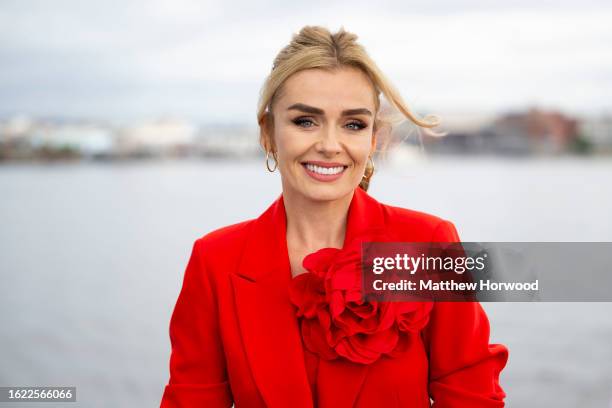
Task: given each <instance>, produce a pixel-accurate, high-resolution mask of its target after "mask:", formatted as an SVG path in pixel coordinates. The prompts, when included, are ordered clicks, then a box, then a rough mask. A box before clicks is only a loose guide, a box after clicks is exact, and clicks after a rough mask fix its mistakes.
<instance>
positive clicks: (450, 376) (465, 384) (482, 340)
mask: <svg viewBox="0 0 612 408" xmlns="http://www.w3.org/2000/svg"><path fill="white" fill-rule="evenodd" d="M432 242H460V239H459V235H458V234H457V230H456V229H455V226H454V225H453V224H452V223H451V222H449V221H442V222H441V223H440V224H439V225H438V227H437V228H436V230H435V232H434V234H433V238H432ZM422 334H423V341H424V344H425V347H426V349H427V352H428V355H429V395H430V397H431V399H433V405H432V407H435V408H458V407H469V408H480V407H482V408H485V407H503V406H504V398H505V397H506V394H505V393H504V391H503V389H502V388H501V386H500V384H499V375H500V372H501V370H502V369H503V368H504V367H505V365H506V362H507V360H508V349H507V348H506V347H505V346H504V345H502V344H489V320H488V318H487V315H486V313H485V311H484V309H483V308H482V306H481V305H480V303H478V302H436V303H435V304H434V307H433V309H432V311H431V315H430V321H429V323H428V325H427V327H426V328H425V329H424V330H423V333H422Z"/></svg>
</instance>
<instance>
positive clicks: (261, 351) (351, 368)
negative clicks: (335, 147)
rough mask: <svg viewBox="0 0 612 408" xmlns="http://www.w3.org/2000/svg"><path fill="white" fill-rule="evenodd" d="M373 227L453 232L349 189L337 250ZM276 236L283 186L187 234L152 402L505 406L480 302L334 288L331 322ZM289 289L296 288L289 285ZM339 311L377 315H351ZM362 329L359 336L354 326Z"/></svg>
mask: <svg viewBox="0 0 612 408" xmlns="http://www.w3.org/2000/svg"><path fill="white" fill-rule="evenodd" d="M381 232H382V233H384V234H386V235H387V236H388V237H389V239H390V240H393V241H395V242H450V241H459V237H458V235H457V232H456V230H455V228H454V226H453V224H452V223H450V222H449V221H446V220H443V219H441V218H438V217H435V216H433V215H429V214H425V213H422V212H417V211H412V210H408V209H404V208H399V207H393V206H389V205H385V204H382V203H379V202H378V201H376V200H375V199H374V198H372V197H371V196H369V195H368V194H367V193H366V192H365V191H363V190H362V189H360V188H357V189H355V192H354V194H353V198H352V201H351V204H350V207H349V213H348V219H347V230H346V236H345V248H342V249H341V250H340V249H337V250H335V251H342V253H343V254H344V255H346V254H348V255H351V254H353V252H352V250H350V248H349V244H351V243H354V242H356V241H359V240H370V241H374V240H376V237H377V236H378V235H379V234H380V233H381ZM285 233H286V215H285V209H284V204H283V198H282V195H281V196H279V198H278V199H277V200H276V201H275V202H274V203H273V204H272V205H271V206H270V207H269V208H268V209H267V210H266V211H265V212H264V213H263V214H261V215H260V216H259V217H258V218H256V219H252V220H248V221H244V222H241V223H239V224H234V225H230V226H227V227H224V228H220V229H218V230H215V231H213V232H210V233H208V234H206V235H205V236H203V237H201V238H199V239H198V240H196V242H195V243H194V245H193V249H192V253H191V257H190V259H189V262H188V264H187V267H186V269H185V274H184V279H183V285H182V288H181V291H180V294H179V296H178V300H177V302H176V306H175V308H174V311H173V313H172V319H171V320H170V340H171V345H172V353H171V357H170V379H169V381H168V385H167V386H166V388H165V390H164V394H163V397H162V401H161V407H163V408H169V407H196V406H202V407H212V408H217V407H219V408H220V407H228V408H229V407H231V406H232V404H235V407H236V408H264V407H268V408H285V407H292V408H313V407H317V408H328V407H334V408H349V407H354V408H366V407H372V406H384V407H429V406H431V403H430V399H432V400H433V401H434V405H433V406H434V407H436V408H457V407H466V408H467V407H469V408H475V407H476V408H478V407H503V406H504V402H503V399H504V397H505V394H504V391H503V390H502V388H501V387H500V384H499V374H500V372H501V370H502V369H503V368H504V366H505V365H506V362H507V359H508V350H507V348H506V347H504V346H503V345H500V344H489V321H488V319H487V316H486V314H485V312H484V310H483V309H482V307H481V305H480V304H479V303H477V302H436V303H434V304H433V305H432V307H431V308H430V309H426V308H425V309H414V308H412V309H411V307H412V306H411V305H410V304H408V305H406V308H403V309H402V310H395V309H385V308H383V307H381V308H379V309H373V308H369V307H361V306H359V305H357V304H355V303H354V302H351V301H350V299H349V298H341V297H340V298H338V297H334V298H330V300H329V307H328V311H329V315H330V316H332V317H333V322H334V324H333V325H332V324H331V323H330V324H328V322H330V320H329V319H327V317H326V313H322V312H320V310H321V308H320V307H318V306H320V304H319V303H317V302H319V301H320V299H319V298H318V297H317V296H316V293H317V292H316V290H317V288H316V285H315V286H314V292H313V287H312V286H311V287H309V289H308V290H306V289H304V285H305V284H306V283H309V279H311V277H307V276H305V277H301V276H302V275H310V274H302V275H299V276H297V277H296V278H293V280H292V278H291V272H290V270H291V267H290V262H289V256H288V251H287V241H286V235H285ZM328 250H329V249H328ZM330 254H331V252H330V251H322V252H321V253H318V255H315V256H311V255H312V254H311V255H309V257H310V258H309V261H308V262H311V264H310V265H309V267H310V268H311V269H313V270H314V271H315V272H316V271H319V272H320V271H321V270H323V269H324V266H325V265H326V262H327V264H330V265H336V264H337V261H338V260H337V259H335V258H333V257H328V255H330ZM331 255H333V254H331ZM307 258H308V257H307ZM306 261H307V260H306V259H305V262H306ZM305 267H306V265H305ZM322 268H323V269H322ZM306 269H308V268H306ZM298 278H299V279H298ZM348 282H349V283H350V279H349V280H348ZM310 283H313V282H310ZM314 283H316V282H314ZM344 283H346V280H344V281H340V283H338V282H335V283H333V284H334V285H336V284H339V285H340V286H341V285H342V284H344ZM295 286H297V287H298V288H299V289H301V290H298V291H294V292H292V293H290V291H291V288H294V289H295ZM296 302H297V305H298V306H296ZM317 305H318V306H317ZM315 306H317V307H315ZM398 307H399V306H398ZM316 310H319V312H317V313H318V314H316V319H315V318H314V316H315V314H313V313H315V312H314V311H316ZM298 311H300V313H302V315H303V316H304V317H299V316H298V317H296V313H297V312H298ZM346 311H350V312H351V313H352V314H354V315H359V316H362V317H363V320H364V322H366V321H369V320H368V316H369V317H372V316H376V319H378V323H381V324H378V323H376V324H374V325H372V326H370V324H365V325H364V324H362V322H359V321H356V320H354V319H353V320H350V319H351V316H352V314H346V313H345V312H346ZM387 317H390V318H391V320H389V319H387ZM305 320H307V321H308V322H307V324H306V326H307V327H306V330H304V324H303V323H302V322H303V321H305ZM321 322H322V324H321ZM383 322H385V323H384V324H383ZM388 322H393V324H391V325H389V324H387V323H388ZM363 330H365V331H367V333H368V335H365V336H364V335H361V334H357V332H359V331H363ZM305 333H306V334H305ZM322 339H324V340H325V341H322ZM330 344H331V345H332V346H331V347H330ZM306 345H308V346H309V347H306ZM311 349H312V350H316V352H312V351H311Z"/></svg>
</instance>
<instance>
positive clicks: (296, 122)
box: [293, 118, 368, 132]
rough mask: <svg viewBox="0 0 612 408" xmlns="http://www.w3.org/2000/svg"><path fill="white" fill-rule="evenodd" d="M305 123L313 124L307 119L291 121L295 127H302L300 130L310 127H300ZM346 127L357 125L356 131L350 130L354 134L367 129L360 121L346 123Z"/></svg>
mask: <svg viewBox="0 0 612 408" xmlns="http://www.w3.org/2000/svg"><path fill="white" fill-rule="evenodd" d="M305 122H311V123H314V122H313V121H312V120H311V119H308V118H297V119H294V120H293V123H295V124H296V125H297V126H299V127H302V128H308V127H310V126H306V127H304V126H301V125H302V124H303V123H305ZM347 125H357V126H358V128H357V129H352V130H354V131H356V132H358V131H360V130H363V129H365V128H367V127H368V125H366V124H365V123H363V122H361V121H358V120H354V121H352V122H350V123H347Z"/></svg>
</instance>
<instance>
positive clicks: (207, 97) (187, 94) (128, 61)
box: [0, 0, 612, 121]
mask: <svg viewBox="0 0 612 408" xmlns="http://www.w3.org/2000/svg"><path fill="white" fill-rule="evenodd" d="M609 21H612V7H610V6H608V4H607V3H606V2H596V1H591V2H581V3H578V2H576V1H556V2H538V4H537V5H533V4H532V3H531V2H527V1H518V2H504V3H503V4H502V3H499V2H496V4H495V5H492V4H491V2H488V1H476V0H473V1H464V2H456V1H449V0H445V1H430V2H419V3H416V2H399V1H398V2H391V1H387V2H382V3H380V2H376V3H374V2H371V1H368V2H365V1H361V2H351V3H331V4H330V3H327V4H326V3H324V2H309V3H303V4H300V3H294V2H286V1H263V2H257V3H255V2H234V3H225V4H224V3H221V2H212V1H200V0H197V1H196V0H194V1H191V0H183V1H176V0H175V1H161V0H155V1H144V0H143V1H117V0H110V1H106V2H78V1H67V0H58V1H54V2H47V1H29V2H23V1H4V2H3V4H2V6H0V72H1V76H0V114H4V115H7V114H12V113H18V112H25V113H30V114H35V115H36V114H43V115H60V116H80V115H87V116H92V117H118V116H121V117H132V116H143V115H145V116H147V115H157V114H163V113H168V112H171V113H173V114H177V115H181V114H183V115H185V116H188V117H193V118H194V119H199V120H232V121H234V120H237V121H252V120H253V117H254V111H255V104H256V100H257V96H258V91H259V87H260V86H261V84H262V82H263V80H264V78H265V76H266V75H267V73H268V72H269V69H270V67H271V63H272V60H273V58H274V56H275V55H276V53H277V52H278V51H279V50H280V48H281V47H283V46H284V45H285V44H287V43H288V42H289V40H290V39H291V35H292V34H293V33H294V32H296V31H297V30H299V28H300V27H301V26H303V25H305V24H323V25H326V26H328V27H329V28H330V29H332V30H336V29H338V28H339V27H340V26H344V27H345V28H346V29H347V30H349V31H354V32H355V33H357V34H358V35H359V38H360V41H361V42H362V43H363V44H364V45H365V46H366V48H367V49H368V51H369V52H370V54H371V55H372V56H373V57H374V59H375V60H376V61H377V63H378V64H379V65H380V66H381V68H382V69H383V70H384V71H385V72H386V73H387V75H388V76H389V77H390V78H391V80H392V81H393V82H394V83H395V84H396V85H397V87H398V88H399V89H400V90H401V91H402V93H403V95H405V98H406V100H407V101H409V102H410V103H411V104H412V105H413V106H414V107H415V108H416V109H417V110H423V111H425V113H427V111H428V110H433V111H437V110H453V109H455V110H457V109H458V110H460V109H470V110H492V109H497V110H499V109H504V108H510V107H516V106H522V105H525V104H531V103H539V104H544V105H549V106H554V107H558V108H561V109H566V110H571V111H600V110H604V109H610V108H611V106H610V101H609V95H610V90H612V69H611V68H612V56H611V55H610V53H609V52H608V49H609V44H610V43H612V41H611V40H612V34H611V33H610V30H609V29H608V22H609Z"/></svg>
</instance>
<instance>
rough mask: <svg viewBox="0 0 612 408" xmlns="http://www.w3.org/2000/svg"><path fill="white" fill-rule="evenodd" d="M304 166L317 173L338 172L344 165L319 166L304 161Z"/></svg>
mask: <svg viewBox="0 0 612 408" xmlns="http://www.w3.org/2000/svg"><path fill="white" fill-rule="evenodd" d="M306 168H307V169H308V170H310V171H313V172H315V173H318V174H338V173H340V172H341V171H342V170H344V167H342V166H340V167H321V166H317V165H314V164H310V163H306Z"/></svg>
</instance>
